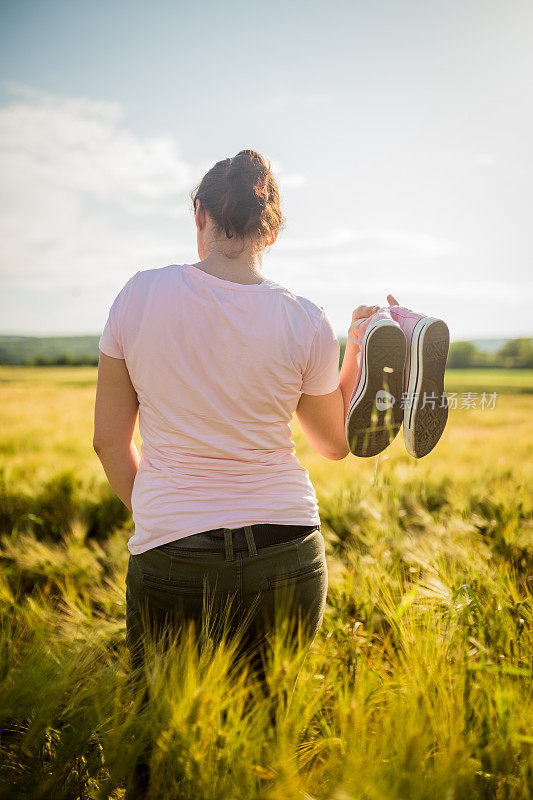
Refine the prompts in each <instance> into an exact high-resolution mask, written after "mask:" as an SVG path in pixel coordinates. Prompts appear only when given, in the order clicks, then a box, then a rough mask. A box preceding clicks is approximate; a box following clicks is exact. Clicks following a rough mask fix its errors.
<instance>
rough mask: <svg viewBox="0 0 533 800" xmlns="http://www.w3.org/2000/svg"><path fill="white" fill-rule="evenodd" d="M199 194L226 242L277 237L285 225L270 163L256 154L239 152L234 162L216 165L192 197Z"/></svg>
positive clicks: (229, 159) (232, 160)
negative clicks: (246, 238)
mask: <svg viewBox="0 0 533 800" xmlns="http://www.w3.org/2000/svg"><path fill="white" fill-rule="evenodd" d="M199 194H201V196H202V198H203V200H202V204H203V205H204V207H205V208H206V210H207V211H208V212H209V213H210V215H211V216H212V218H213V220H214V221H215V223H216V225H217V227H218V228H219V229H220V230H223V231H224V232H225V234H226V237H227V238H228V239H231V238H232V237H233V235H234V234H236V235H237V236H238V237H241V238H244V237H246V236H250V237H252V238H264V237H265V236H269V237H270V236H271V235H272V233H275V234H276V235H277V233H278V231H279V229H280V227H281V226H282V224H283V223H284V219H283V217H282V214H281V211H280V207H279V191H278V186H277V183H276V180H275V178H274V175H273V174H272V170H271V167H270V161H268V160H267V159H265V158H264V157H263V156H262V155H261V154H260V153H258V152H256V151H255V150H240V151H239V152H238V153H237V155H236V156H234V157H233V158H227V159H225V161H219V162H217V164H215V166H214V167H213V168H212V169H211V170H210V171H209V172H208V173H207V175H205V176H204V178H203V179H202V182H201V183H200V186H199V188H198V191H197V193H196V196H195V197H198V195H199ZM195 197H194V198H193V202H194V201H195ZM274 238H275V236H274Z"/></svg>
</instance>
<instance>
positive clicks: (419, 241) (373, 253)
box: [279, 228, 457, 265]
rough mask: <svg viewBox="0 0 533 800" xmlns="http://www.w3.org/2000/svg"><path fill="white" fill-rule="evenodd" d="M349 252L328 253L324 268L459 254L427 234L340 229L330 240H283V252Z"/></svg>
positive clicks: (331, 234)
mask: <svg viewBox="0 0 533 800" xmlns="http://www.w3.org/2000/svg"><path fill="white" fill-rule="evenodd" d="M339 249H346V250H347V252H344V253H339V252H334V253H331V254H328V253H326V254H325V255H324V256H323V257H322V263H323V264H330V263H331V264H332V265H334V264H337V265H338V264H351V263H357V262H359V261H372V260H376V261H381V260H394V259H404V258H438V257H440V256H445V255H449V254H450V253H454V252H455V251H456V249H457V248H456V245H455V243H454V242H451V241H449V240H447V239H437V238H436V237H434V236H431V235H430V234H427V233H420V232H416V231H401V230H390V229H386V228H377V229H368V230H357V229H352V228H338V229H336V230H333V231H331V233H329V234H328V235H327V236H322V237H315V238H313V237H309V238H307V239H280V241H279V250H280V251H281V252H293V253H294V252H302V253H304V252H320V253H321V252H322V251H331V250H334V251H338V250H339Z"/></svg>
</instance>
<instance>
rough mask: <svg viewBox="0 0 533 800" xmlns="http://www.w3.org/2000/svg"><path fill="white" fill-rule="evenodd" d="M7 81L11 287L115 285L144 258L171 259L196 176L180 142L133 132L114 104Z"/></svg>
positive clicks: (5, 267)
mask: <svg viewBox="0 0 533 800" xmlns="http://www.w3.org/2000/svg"><path fill="white" fill-rule="evenodd" d="M6 88H7V89H8V90H9V91H10V92H11V94H12V95H13V96H14V98H15V99H14V101H13V102H12V103H10V104H9V105H7V106H4V107H3V108H1V109H0V174H1V176H2V182H3V189H4V191H3V192H2V196H1V198H0V237H1V239H2V251H1V255H0V272H1V273H2V278H3V281H4V283H6V284H7V286H8V288H9V287H13V288H15V287H21V286H26V287H27V288H30V289H44V288H50V286H51V285H54V286H57V288H60V287H61V286H81V285H87V284H88V283H92V284H93V285H94V284H97V285H98V284H99V285H101V286H105V285H109V284H110V283H112V284H113V286H114V287H115V288H116V287H117V286H118V285H119V284H120V282H121V281H123V280H126V279H127V278H128V277H129V276H130V275H131V274H133V273H135V272H136V271H137V270H138V269H141V268H144V265H145V264H146V263H148V264H149V265H152V264H153V265H157V260H158V259H159V258H161V259H162V261H163V263H172V261H173V260H176V252H177V253H178V254H180V253H181V252H183V250H181V251H180V248H181V247H183V245H180V243H179V241H177V239H178V236H177V232H176V227H177V222H178V221H179V218H180V217H183V216H185V215H186V214H187V213H188V210H187V206H186V202H185V200H184V198H186V199H187V201H188V195H187V194H186V192H188V191H189V190H190V188H192V174H193V168H192V167H191V165H189V164H188V163H187V162H186V161H185V159H184V158H183V157H182V155H181V154H180V150H179V146H178V142H177V141H176V140H175V139H174V138H173V137H171V136H169V135H164V136H148V137H140V136H136V135H135V134H134V133H133V132H132V131H130V130H128V129H127V128H126V127H125V126H124V125H122V124H121V118H122V116H123V110H122V108H121V107H120V106H119V105H118V104H116V103H109V102H100V101H94V100H89V99H87V98H76V97H66V98H64V97H56V96H54V95H50V94H48V93H46V92H42V91H40V90H38V89H34V88H33V87H29V86H25V85H23V84H18V83H13V82H11V83H7V84H6ZM189 249H190V246H189ZM177 257H178V258H179V255H178V256H177ZM113 278H116V280H113Z"/></svg>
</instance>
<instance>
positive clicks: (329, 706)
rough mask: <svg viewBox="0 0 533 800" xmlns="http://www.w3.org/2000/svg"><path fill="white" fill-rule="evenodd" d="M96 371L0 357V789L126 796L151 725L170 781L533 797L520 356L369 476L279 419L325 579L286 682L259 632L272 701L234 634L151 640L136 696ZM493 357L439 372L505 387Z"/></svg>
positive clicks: (286, 666)
mask: <svg viewBox="0 0 533 800" xmlns="http://www.w3.org/2000/svg"><path fill="white" fill-rule="evenodd" d="M492 374H493V373H492V371H491V372H490V375H492ZM95 377H96V370H95V369H94V368H66V367H61V368H57V369H54V368H28V369H23V368H15V369H14V370H13V368H7V367H6V368H2V369H0V381H1V382H2V386H1V387H0V392H1V395H2V403H1V404H0V430H1V431H2V433H1V438H0V446H1V452H2V462H1V465H0V466H1V467H2V469H1V470H0V495H1V502H0V561H1V564H2V570H1V573H0V620H1V629H0V643H1V653H2V659H1V671H0V675H1V688H0V697H1V698H2V701H1V703H0V715H1V721H0V746H1V758H0V796H1V797H6V798H10V797H13V798H19V797H22V796H27V797H30V798H43V799H44V798H54V800H56V799H57V800H61V799H62V798H65V799H66V798H84V800H85V799H86V798H103V797H110V798H121V797H123V796H124V786H125V782H126V779H127V776H128V774H129V772H130V771H131V768H132V765H133V762H134V760H135V756H136V753H137V752H138V750H139V749H140V748H141V747H142V746H143V745H144V744H145V743H146V742H147V741H151V742H152V743H153V756H152V757H153V762H152V768H153V773H154V775H155V776H156V777H155V784H154V792H153V795H152V797H161V798H165V800H166V799H167V798H174V797H185V798H191V799H193V798H194V800H229V799H230V798H231V800H233V799H235V800H237V799H238V800H241V798H242V800H256V799H257V800H267V799H268V800H278V798H279V800H286V799H291V798H302V800H326V798H327V800H352V798H353V799H354V800H355V799H357V800H360V799H362V798H365V800H366V799H368V800H383V798H387V799H388V798H393V799H394V800H411V798H415V799H418V798H420V799H422V798H428V800H429V799H430V798H431V799H432V800H433V798H438V800H440V798H449V799H450V800H456V799H457V800H462V799H463V798H464V800H472V798H483V799H485V798H494V800H500V798H509V799H510V800H523V798H525V799H526V800H527V798H532V797H533V792H532V788H531V787H532V786H533V728H532V723H533V702H532V700H533V697H532V694H533V690H532V689H533V681H532V677H533V675H532V668H533V664H532V655H533V635H532V622H533V610H532V588H533V518H532V497H533V492H532V486H533V459H532V457H531V456H532V451H533V447H532V443H533V423H532V421H531V420H532V418H533V414H532V412H533V397H531V395H530V394H528V393H527V392H525V391H524V390H523V387H524V386H526V387H527V386H530V385H531V380H532V379H531V373H528V374H525V375H524V374H522V375H521V376H517V375H516V374H515V373H514V372H511V373H501V374H499V375H498V376H494V379H495V380H498V381H499V383H498V384H497V386H499V387H502V388H501V396H500V395H498V398H497V402H496V407H495V408H494V409H492V410H481V409H479V408H476V409H465V408H460V407H458V408H457V409H452V410H451V411H450V418H449V423H448V426H447V428H446V430H445V432H444V435H443V437H442V439H441V441H440V442H439V444H438V446H437V447H436V448H435V450H434V451H433V452H432V453H431V454H429V455H428V456H427V457H425V458H423V459H420V460H418V461H417V460H415V459H413V458H411V457H410V456H409V455H408V454H407V452H406V450H405V447H404V445H403V440H402V433H401V432H400V434H399V435H398V436H397V437H396V439H395V440H394V441H393V442H392V444H391V445H390V447H389V448H388V449H387V450H386V452H384V453H383V454H382V455H381V456H380V458H379V462H378V469H377V472H376V476H375V479H374V459H357V458H355V457H353V456H352V455H349V456H348V457H347V458H346V459H344V460H343V461H340V462H330V461H327V460H325V459H323V458H322V457H321V456H319V455H317V454H316V453H315V452H314V451H313V450H312V449H311V447H310V446H309V444H308V442H307V441H306V439H305V437H304V436H303V433H302V431H301V429H300V428H299V426H298V423H297V420H296V418H294V419H293V425H292V427H293V435H294V439H295V442H296V446H297V455H298V457H299V458H300V461H301V462H302V464H304V465H305V466H306V467H307V468H308V469H309V472H310V476H311V479H312V481H313V483H314V485H315V488H316V491H317V495H318V499H319V505H320V515H321V519H322V530H323V533H324V537H325V541H326V553H327V559H328V574H329V587H328V601H327V607H326V612H325V616H324V622H323V625H322V628H321V629H320V631H319V634H318V635H317V637H316V639H315V642H314V643H313V646H312V648H311V650H310V651H309V653H308V655H307V658H306V659H305V661H304V665H303V667H302V670H301V672H300V675H299V678H298V681H297V684H296V689H295V692H294V694H293V696H292V698H291V700H290V703H288V704H287V699H286V693H285V689H286V687H287V686H288V685H290V681H291V678H292V677H293V671H294V664H295V663H296V659H295V658H294V656H295V654H294V653H291V651H290V649H289V648H288V647H286V646H285V645H284V641H283V638H282V637H280V638H279V639H277V638H274V639H273V642H272V652H271V664H270V671H269V674H270V681H271V689H272V693H273V697H274V707H275V708H276V709H277V710H276V722H275V723H274V724H273V722H272V720H271V716H270V707H269V706H268V704H267V703H266V702H265V701H264V700H263V699H262V698H261V696H260V695H259V692H258V690H257V687H255V685H254V684H253V682H252V683H249V684H247V683H246V681H245V678H246V675H245V673H244V672H243V673H242V674H241V673H237V674H235V673H234V671H233V670H232V642H231V640H228V641H226V642H224V643H222V644H221V645H219V646H218V647H214V648H213V647H210V643H209V641H207V642H206V646H205V647H204V649H203V650H199V649H197V648H196V647H195V646H194V642H193V641H192V640H191V639H188V638H187V637H185V638H184V639H183V640H182V641H181V642H179V643H176V644H175V646H174V647H173V648H172V649H170V650H169V651H167V652H161V651H159V650H158V649H157V647H154V648H153V649H152V651H151V656H150V658H149V662H148V670H147V675H146V678H145V680H146V681H147V682H148V684H149V686H150V689H151V694H152V697H153V701H152V703H151V704H150V705H149V707H148V708H146V709H144V710H142V709H140V708H139V700H140V694H139V693H137V694H136V693H135V691H134V690H133V688H132V685H131V683H130V677H131V676H130V672H129V667H128V658H127V651H126V650H125V645H124V635H125V585H124V579H125V575H126V568H127V561H128V555H129V553H128V550H127V546H126V543H127V539H128V537H129V536H130V535H131V533H132V521H131V517H130V515H129V513H128V512H127V510H126V509H125V507H124V506H123V504H122V503H121V502H120V501H119V500H118V499H117V498H116V497H115V496H114V495H113V493H112V492H111V490H110V489H109V487H108V485H107V482H106V480H105V475H104V473H103V469H102V467H101V465H100V463H99V461H98V459H97V457H96V455H95V454H94V452H93V451H92V445H91V442H92V420H93V406H94V390H95ZM517 378H518V379H519V383H518V384H515V383H513V382H514V381H515V380H516V379H517ZM463 379H464V382H461V381H463ZM485 379H486V375H485V373H478V372H477V371H472V372H469V373H466V374H465V373H462V372H460V373H459V374H458V373H455V372H454V373H452V372H450V374H448V375H447V384H446V385H447V389H448V390H449V391H459V392H462V391H483V390H486V391H495V390H497V391H500V389H491V388H490V386H489V384H488V383H487V384H485V383H484V381H485ZM476 381H478V382H477V383H476ZM528 381H529V383H528ZM495 385H496V384H495ZM452 386H453V387H454V388H450V387H452ZM473 386H475V387H476V388H473ZM135 438H136V441H137V444H138V446H139V445H140V439H139V435H138V430H136V432H135ZM141 689H142V683H141ZM250 693H251V695H250ZM249 696H251V697H252V698H254V702H252V703H246V702H245V699H246V697H249Z"/></svg>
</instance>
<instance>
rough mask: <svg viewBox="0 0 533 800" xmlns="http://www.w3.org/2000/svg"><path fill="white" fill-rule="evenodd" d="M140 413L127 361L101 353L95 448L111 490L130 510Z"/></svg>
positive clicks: (94, 436)
mask: <svg viewBox="0 0 533 800" xmlns="http://www.w3.org/2000/svg"><path fill="white" fill-rule="evenodd" d="M138 411H139V400H138V398H137V393H136V391H135V389H134V387H133V384H132V382H131V379H130V376H129V373H128V369H127V367H126V362H125V360H124V359H123V358H112V357H111V356H107V355H105V353H102V352H101V351H100V360H99V362H98V382H97V386H96V401H95V407H94V435H93V448H94V450H95V451H96V453H97V455H98V458H99V459H100V461H101V462H102V466H103V468H104V472H105V474H106V476H107V479H108V481H109V483H110V485H111V488H112V489H113V491H114V492H115V493H116V495H117V496H118V497H119V498H120V499H121V500H122V502H123V503H124V505H125V506H126V507H127V508H129V510H130V511H131V510H132V508H131V492H132V489H133V482H134V480H135V475H136V474H137V469H138V467H139V461H140V456H139V451H138V450H137V447H136V446H135V444H134V442H133V431H134V429H135V422H136V420H137V414H138Z"/></svg>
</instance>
